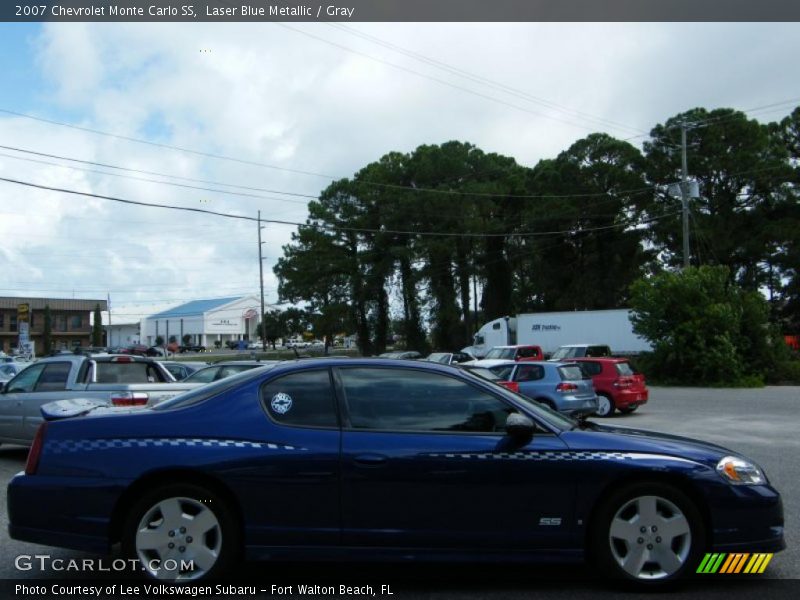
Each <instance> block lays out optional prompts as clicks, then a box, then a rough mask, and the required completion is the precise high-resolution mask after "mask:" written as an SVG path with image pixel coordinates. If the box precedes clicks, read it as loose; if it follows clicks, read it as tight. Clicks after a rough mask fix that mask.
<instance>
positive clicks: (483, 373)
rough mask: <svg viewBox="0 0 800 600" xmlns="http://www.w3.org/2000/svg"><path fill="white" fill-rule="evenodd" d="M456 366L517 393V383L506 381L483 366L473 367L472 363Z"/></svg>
mask: <svg viewBox="0 0 800 600" xmlns="http://www.w3.org/2000/svg"><path fill="white" fill-rule="evenodd" d="M458 366H459V367H460V368H461V369H464V370H465V371H468V372H469V373H471V374H473V375H477V376H478V377H482V378H483V379H486V380H488V381H491V382H492V383H496V384H497V385H502V386H503V387H504V388H506V389H507V390H511V391H512V392H516V393H519V384H518V383H517V382H516V381H507V380H505V379H503V378H502V377H500V376H499V375H497V374H496V373H494V372H493V371H490V370H489V369H487V368H485V367H473V366H472V365H458Z"/></svg>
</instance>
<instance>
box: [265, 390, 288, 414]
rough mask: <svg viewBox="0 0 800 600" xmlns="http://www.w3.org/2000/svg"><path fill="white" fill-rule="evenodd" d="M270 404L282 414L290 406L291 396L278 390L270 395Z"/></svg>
mask: <svg viewBox="0 0 800 600" xmlns="http://www.w3.org/2000/svg"><path fill="white" fill-rule="evenodd" d="M270 406H272V410H274V411H275V412H276V413H278V414H279V415H284V414H286V413H287V412H289V410H290V409H291V408H292V397H291V396H290V395H289V394H284V393H283V392H278V393H277V394H275V395H274V396H273V397H272V402H270Z"/></svg>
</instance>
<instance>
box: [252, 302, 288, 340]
mask: <svg viewBox="0 0 800 600" xmlns="http://www.w3.org/2000/svg"><path fill="white" fill-rule="evenodd" d="M262 328H263V336H262ZM287 331H288V327H287V325H286V320H285V318H284V315H283V313H282V312H281V311H279V310H277V309H272V310H269V311H267V312H265V313H264V318H263V319H261V323H259V324H258V327H257V329H256V334H257V335H258V339H259V340H261V339H262V337H263V339H264V340H265V341H266V343H268V344H272V349H273V350H274V349H275V342H276V340H277V339H278V338H280V337H284V336H285V335H286V332H287Z"/></svg>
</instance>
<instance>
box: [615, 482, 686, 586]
mask: <svg viewBox="0 0 800 600" xmlns="http://www.w3.org/2000/svg"><path fill="white" fill-rule="evenodd" d="M608 543H609V545H610V547H611V556H612V557H613V560H614V561H616V563H617V565H619V567H620V568H621V569H622V570H623V571H625V573H627V574H628V575H630V576H631V577H633V578H635V579H663V578H666V577H670V576H671V575H674V574H675V573H676V572H677V571H678V570H680V568H681V567H682V566H683V565H684V563H685V562H686V560H687V559H688V558H689V553H690V551H691V547H692V532H691V528H690V527H689V520H688V519H687V518H686V515H684V514H683V512H681V510H680V509H679V508H678V507H677V506H676V505H675V504H674V503H672V502H670V501H669V500H667V499H666V498H662V497H660V496H638V497H636V498H632V499H631V500H629V501H627V502H626V503H625V504H623V505H622V507H621V508H620V509H619V510H618V511H617V512H616V514H615V515H614V518H613V519H611V525H610V527H609V532H608Z"/></svg>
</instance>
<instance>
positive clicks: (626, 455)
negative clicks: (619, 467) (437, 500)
mask: <svg viewBox="0 0 800 600" xmlns="http://www.w3.org/2000/svg"><path fill="white" fill-rule="evenodd" d="M426 456H428V457H430V458H466V459H475V460H533V461H587V460H588V461H591V460H620V461H622V460H636V459H640V460H641V459H662V460H663V459H672V457H671V456H659V455H657V454H637V453H631V452H600V451H597V452H593V451H589V450H545V451H542V452H472V453H464V454H426Z"/></svg>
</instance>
